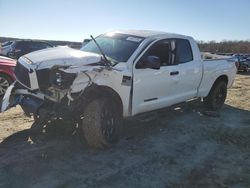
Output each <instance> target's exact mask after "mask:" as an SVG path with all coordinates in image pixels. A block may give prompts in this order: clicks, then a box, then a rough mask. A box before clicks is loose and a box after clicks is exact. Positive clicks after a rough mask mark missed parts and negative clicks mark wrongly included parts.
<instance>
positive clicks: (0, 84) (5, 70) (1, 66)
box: [0, 56, 16, 99]
mask: <svg viewBox="0 0 250 188" xmlns="http://www.w3.org/2000/svg"><path fill="white" fill-rule="evenodd" d="M15 66H16V61H15V60H14V59H10V58H7V57H3V56H0V99H1V98H2V97H3V95H4V94H5V91H6V90H7V88H8V87H9V86H10V84H11V83H12V82H13V81H14V80H15V75H14V68H15Z"/></svg>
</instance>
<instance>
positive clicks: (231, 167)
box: [0, 74, 250, 188]
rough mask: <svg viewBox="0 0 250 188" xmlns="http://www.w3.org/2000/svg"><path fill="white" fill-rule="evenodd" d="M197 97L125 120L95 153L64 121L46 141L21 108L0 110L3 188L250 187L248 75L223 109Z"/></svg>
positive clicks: (0, 178)
mask: <svg viewBox="0 0 250 188" xmlns="http://www.w3.org/2000/svg"><path fill="white" fill-rule="evenodd" d="M204 111H205V110H204V108H203V105H202V104H201V103H200V102H198V101H193V102H189V103H185V104H182V105H180V106H177V107H172V108H169V109H167V110H164V111H163V112H161V113H160V114H159V116H158V118H157V119H156V120H155V121H153V122H138V121H128V122H126V123H125V128H124V135H123V137H122V139H121V141H120V142H119V143H118V144H117V145H116V146H114V147H113V148H112V149H109V150H105V151H93V150H90V149H89V148H88V147H87V146H86V145H85V144H81V143H80V142H79V140H78V137H77V135H76V134H74V132H73V133H72V131H70V130H71V129H67V127H66V126H65V125H64V126H62V128H61V129H57V131H56V132H53V131H51V133H48V134H47V135H46V136H45V138H46V139H45V140H43V141H42V142H39V143H34V142H32V141H31V140H30V139H29V137H28V132H29V127H30V125H31V124H32V122H33V120H32V119H31V118H28V117H25V116H24V115H23V112H22V110H21V109H20V108H19V107H17V108H13V109H11V110H9V111H7V112H5V113H2V114H0V187H38V188H40V187H41V188H44V187H116V188H117V187H158V188H161V187H169V188H201V187H202V188H204V187H211V188H217V187H220V188H226V187H230V188H248V187H250V74H238V75H237V77H236V81H235V83H234V86H233V87H232V88H231V89H230V90H229V92H228V98H227V100H226V104H225V105H224V107H223V109H222V110H221V112H220V113H219V114H210V115H208V114H205V113H204Z"/></svg>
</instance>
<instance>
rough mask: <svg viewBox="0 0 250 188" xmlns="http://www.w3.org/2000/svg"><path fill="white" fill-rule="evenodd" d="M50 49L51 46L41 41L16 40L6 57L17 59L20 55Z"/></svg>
mask: <svg viewBox="0 0 250 188" xmlns="http://www.w3.org/2000/svg"><path fill="white" fill-rule="evenodd" d="M51 47H53V45H51V44H49V43H47V42H43V41H33V40H17V41H14V42H13V43H12V44H11V51H10V52H9V54H8V57H11V58H14V59H18V58H19V57H21V56H22V55H25V54H28V53H30V52H34V51H37V50H41V49H45V48H51Z"/></svg>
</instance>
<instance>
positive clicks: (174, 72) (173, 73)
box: [170, 71, 179, 76]
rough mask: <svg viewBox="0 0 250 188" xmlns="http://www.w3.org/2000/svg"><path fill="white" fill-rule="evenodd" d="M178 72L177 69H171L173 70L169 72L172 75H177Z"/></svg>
mask: <svg viewBox="0 0 250 188" xmlns="http://www.w3.org/2000/svg"><path fill="white" fill-rule="evenodd" d="M178 74H179V71H173V72H170V75H171V76H173V75H178Z"/></svg>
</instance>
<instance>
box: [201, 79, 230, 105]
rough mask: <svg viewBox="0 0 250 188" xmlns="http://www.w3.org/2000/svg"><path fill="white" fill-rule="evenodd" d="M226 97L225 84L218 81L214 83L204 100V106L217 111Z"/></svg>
mask: <svg viewBox="0 0 250 188" xmlns="http://www.w3.org/2000/svg"><path fill="white" fill-rule="evenodd" d="M226 97H227V84H226V82H225V81H222V80H219V81H217V82H215V83H214V85H213V87H212V88H211V90H210V92H209V94H208V96H207V97H205V98H204V103H205V105H206V106H207V107H208V108H209V109H211V110H219V109H220V108H221V107H222V105H223V104H224V102H225V100H226Z"/></svg>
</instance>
